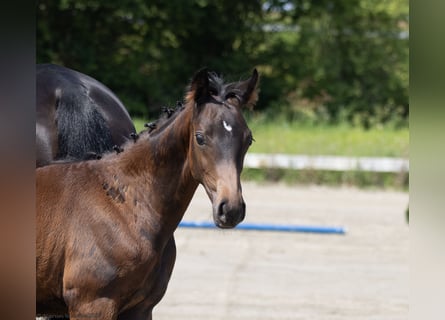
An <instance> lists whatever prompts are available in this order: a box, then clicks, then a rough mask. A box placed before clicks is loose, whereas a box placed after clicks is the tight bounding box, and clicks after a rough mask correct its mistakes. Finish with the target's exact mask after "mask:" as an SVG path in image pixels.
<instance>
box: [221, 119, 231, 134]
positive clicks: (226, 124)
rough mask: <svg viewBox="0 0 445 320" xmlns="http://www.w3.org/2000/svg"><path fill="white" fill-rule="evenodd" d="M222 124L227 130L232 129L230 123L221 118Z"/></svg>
mask: <svg viewBox="0 0 445 320" xmlns="http://www.w3.org/2000/svg"><path fill="white" fill-rule="evenodd" d="M223 126H224V129H226V130H227V131H228V132H230V131H232V126H231V125H230V124H228V123H227V122H225V121H224V120H223Z"/></svg>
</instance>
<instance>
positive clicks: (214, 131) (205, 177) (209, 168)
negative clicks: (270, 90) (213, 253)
mask: <svg viewBox="0 0 445 320" xmlns="http://www.w3.org/2000/svg"><path fill="white" fill-rule="evenodd" d="M257 83H258V72H257V71H256V70H254V71H253V74H252V76H251V77H250V79H248V80H246V81H243V82H234V83H229V84H224V83H223V82H222V80H221V79H220V78H219V77H217V76H216V75H215V74H213V73H209V72H208V71H207V70H206V69H202V70H200V71H198V72H197V73H196V74H195V76H194V78H193V80H192V82H191V85H190V89H189V92H188V94H187V97H186V100H187V102H188V103H192V104H193V117H192V124H191V135H190V142H189V143H190V148H189V150H190V151H189V155H188V157H189V159H188V160H189V163H190V166H191V171H192V175H193V177H194V178H195V179H196V180H197V181H199V182H200V183H201V184H202V185H203V186H204V188H205V190H206V192H207V194H208V196H209V198H210V200H211V201H212V205H213V219H214V221H215V224H216V225H217V226H218V227H220V228H233V227H235V226H236V225H237V224H238V223H240V222H241V221H242V220H243V219H244V216H245V210H246V204H245V203H244V200H243V196H242V192H241V184H240V174H241V170H242V167H243V162H244V156H245V154H246V152H247V149H248V148H249V146H250V145H251V143H252V139H253V138H252V133H251V131H250V130H249V128H248V127H247V124H246V121H245V120H244V117H243V115H242V112H241V108H242V107H243V106H249V105H250V106H253V105H254V104H255V102H256V100H257V97H258V94H257Z"/></svg>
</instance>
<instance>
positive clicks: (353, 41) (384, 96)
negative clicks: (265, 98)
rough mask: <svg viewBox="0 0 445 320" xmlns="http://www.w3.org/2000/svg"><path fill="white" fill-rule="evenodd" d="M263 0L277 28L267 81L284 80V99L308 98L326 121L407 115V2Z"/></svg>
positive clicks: (297, 102) (371, 121)
mask: <svg viewBox="0 0 445 320" xmlns="http://www.w3.org/2000/svg"><path fill="white" fill-rule="evenodd" d="M265 4H266V5H265V10H266V12H267V15H266V16H267V17H268V18H269V22H268V23H269V25H273V26H275V29H278V30H279V31H278V32H277V31H275V32H273V29H272V28H270V29H271V30H272V31H269V33H272V36H271V37H269V43H268V44H267V45H266V47H267V48H268V49H267V50H266V51H269V52H270V54H269V57H268V59H269V60H268V61H269V63H268V64H269V66H270V67H269V68H268V69H266V70H270V76H271V79H270V81H271V82H276V81H281V82H282V83H283V87H284V88H285V89H284V92H282V93H283V95H282V96H284V97H286V99H287V101H288V103H291V104H292V103H293V104H295V105H297V107H298V106H299V105H300V106H301V105H304V104H305V103H307V101H308V100H309V101H310V102H311V103H312V105H313V106H314V108H316V109H317V108H318V109H322V110H318V111H321V112H323V111H327V113H328V118H330V119H331V120H336V119H338V118H346V119H348V120H350V121H358V122H360V123H361V124H362V125H364V126H369V125H373V124H375V122H379V123H381V122H386V121H390V120H392V118H394V117H400V118H407V117H408V110H409V109H408V53H409V47H408V15H409V13H408V1H405V0H392V1H386V0H336V1H332V0H320V1H310V0H294V1H282V0H271V1H267V2H266V3H265ZM278 27H279V28H278ZM274 33H275V34H274ZM270 48H272V49H270ZM280 48H286V49H284V50H283V49H281V50H280ZM278 50H280V51H279V52H280V53H281V54H280V55H274V54H273V53H274V52H277V51H278ZM283 75H285V77H283ZM286 77H287V78H286ZM280 79H281V80H280ZM266 90H267V87H266ZM263 91H264V90H263ZM269 95H270V96H271V97H270V98H271V99H273V98H272V95H273V94H272V93H271V94H269ZM275 98H276V99H279V97H275Z"/></svg>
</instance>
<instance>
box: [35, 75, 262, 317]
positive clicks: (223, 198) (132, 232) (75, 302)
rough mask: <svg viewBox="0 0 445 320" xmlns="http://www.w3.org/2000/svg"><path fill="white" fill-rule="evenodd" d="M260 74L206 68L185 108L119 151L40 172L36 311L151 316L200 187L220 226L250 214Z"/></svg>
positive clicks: (192, 87) (197, 77)
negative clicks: (223, 75) (246, 164)
mask: <svg viewBox="0 0 445 320" xmlns="http://www.w3.org/2000/svg"><path fill="white" fill-rule="evenodd" d="M257 83H258V73H257V71H256V70H254V71H253V74H252V76H251V77H250V78H249V79H248V80H246V81H243V82H236V83H230V84H224V83H223V82H222V80H221V79H220V78H218V77H217V76H216V75H215V74H213V73H209V72H208V71H207V70H206V69H203V70H201V71H199V72H197V73H196V74H195V76H194V77H193V79H192V82H191V84H190V87H189V89H188V91H187V94H186V97H185V101H186V103H185V106H184V107H183V108H182V110H179V111H176V112H175V113H173V114H172V115H170V117H169V118H168V119H165V120H163V121H162V122H160V123H159V124H158V125H157V126H156V128H155V129H153V127H154V126H152V127H151V129H152V130H147V131H145V132H143V133H141V134H140V136H139V137H138V138H135V139H134V140H135V142H131V143H127V144H125V145H124V146H123V149H124V151H123V152H120V153H118V154H116V153H113V154H108V155H105V156H104V157H103V158H102V159H101V160H90V161H84V162H78V163H71V164H56V165H50V166H47V167H43V168H39V169H37V171H36V209H37V219H36V220H37V240H36V241H37V244H36V251H37V253H36V254H37V257H36V260H37V261H36V262H37V272H36V278H37V280H36V281H37V314H41V315H63V314H69V316H70V318H71V319H81V318H82V319H85V318H94V319H151V313H152V309H153V307H154V306H155V305H156V304H157V303H158V302H159V301H160V300H161V298H162V296H163V295H164V293H165V291H166V289H167V284H168V281H169V279H170V275H171V273H172V270H173V265H174V262H175V256H176V248H175V241H174V238H173V232H174V231H175V229H176V227H177V226H178V224H179V222H180V220H181V219H182V216H183V214H184V212H185V210H186V208H187V206H188V205H189V203H190V200H191V199H192V197H193V194H194V192H195V190H196V188H197V186H198V184H199V183H201V184H202V185H203V186H204V188H205V190H206V192H207V194H208V196H209V198H210V200H211V202H212V207H213V219H214V222H215V224H216V225H217V226H218V227H220V228H233V227H235V226H236V225H237V224H238V223H239V222H241V221H242V220H243V219H244V215H245V203H244V200H243V197H242V193H241V184H240V173H241V170H242V166H243V160H244V156H245V154H246V152H247V149H248V147H249V145H250V144H251V142H252V134H251V132H250V130H249V129H248V127H247V124H246V122H245V120H244V118H243V116H242V112H241V107H242V106H248V105H253V104H254V103H255V102H256V100H257V89H256V88H257Z"/></svg>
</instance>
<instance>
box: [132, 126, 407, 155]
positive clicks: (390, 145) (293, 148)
mask: <svg viewBox="0 0 445 320" xmlns="http://www.w3.org/2000/svg"><path fill="white" fill-rule="evenodd" d="M146 122H148V120H142V119H135V121H134V123H135V126H136V129H137V131H138V132H139V131H140V130H142V129H143V126H144V123H146ZM248 124H249V127H250V129H251V130H252V132H253V136H254V139H255V142H254V143H253V144H252V146H251V147H250V149H249V152H250V153H287V154H306V155H341V156H362V157H400V158H408V157H409V129H408V128H402V129H394V128H372V129H369V130H365V129H363V128H358V127H352V126H350V125H347V124H342V125H337V126H330V125H319V126H315V125H309V124H301V123H297V122H294V123H286V122H285V121H281V122H268V121H264V120H258V119H255V118H254V119H249V120H248Z"/></svg>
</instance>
